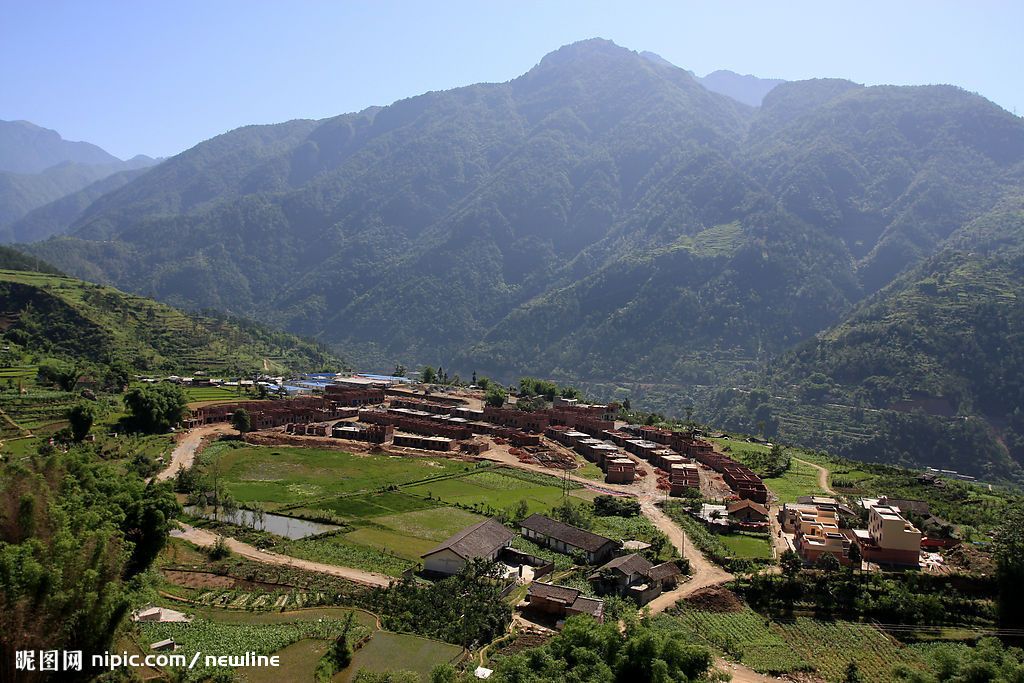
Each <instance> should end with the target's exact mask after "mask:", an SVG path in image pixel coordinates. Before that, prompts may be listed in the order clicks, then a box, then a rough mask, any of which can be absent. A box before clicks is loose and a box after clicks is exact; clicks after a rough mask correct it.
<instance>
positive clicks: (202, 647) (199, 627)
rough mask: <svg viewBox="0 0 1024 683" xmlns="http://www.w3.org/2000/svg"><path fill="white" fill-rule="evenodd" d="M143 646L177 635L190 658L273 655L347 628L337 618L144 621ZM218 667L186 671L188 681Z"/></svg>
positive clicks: (180, 647)
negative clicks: (196, 655) (280, 621)
mask: <svg viewBox="0 0 1024 683" xmlns="http://www.w3.org/2000/svg"><path fill="white" fill-rule="evenodd" d="M140 628H141V638H142V642H141V643H140V645H141V646H142V648H143V650H146V651H148V648H149V644H150V643H153V642H157V641H160V640H165V639H167V638H173V639H174V642H175V643H177V645H178V650H177V651H178V653H180V654H184V655H185V656H186V658H187V659H188V661H191V660H192V656H193V655H194V653H196V652H200V653H202V655H203V656H202V657H201V658H200V662H202V661H203V660H204V658H205V656H206V655H215V656H219V655H239V654H240V653H244V652H255V653H256V654H262V655H269V654H273V653H274V652H277V651H278V650H281V649H283V648H285V647H287V646H289V645H291V644H292V643H296V642H299V641H301V640H305V639H315V640H325V641H326V640H331V639H333V638H336V637H337V636H338V634H340V633H341V631H342V629H343V628H344V621H341V620H335V619H322V618H317V619H311V620H305V619H296V620H295V621H292V622H291V623H284V624H253V623H218V622H214V621H209V620H207V619H196V620H195V621H193V622H192V623H188V624H180V623H174V624H161V623H143V624H141V627H140ZM355 630H356V631H357V636H356V637H357V638H358V637H362V636H364V635H366V634H367V633H369V629H368V628H367V627H366V626H362V625H357V626H355ZM217 670H218V669H211V668H206V667H205V666H197V667H196V668H195V669H191V670H189V671H187V672H186V673H185V678H184V680H185V681H200V680H206V679H207V678H209V677H210V676H212V675H213V674H214V673H215V672H216V671H217ZM225 670H227V669H225Z"/></svg>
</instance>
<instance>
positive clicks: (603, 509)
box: [594, 496, 640, 517]
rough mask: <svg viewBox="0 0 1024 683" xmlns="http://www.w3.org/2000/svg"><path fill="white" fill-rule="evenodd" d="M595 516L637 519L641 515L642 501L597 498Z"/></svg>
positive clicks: (611, 497)
mask: <svg viewBox="0 0 1024 683" xmlns="http://www.w3.org/2000/svg"><path fill="white" fill-rule="evenodd" d="M594 514H595V515H597V516H598V517H636V516H637V515H639V514H640V501H638V500H637V499H636V498H628V497H626V496H597V497H595V498H594Z"/></svg>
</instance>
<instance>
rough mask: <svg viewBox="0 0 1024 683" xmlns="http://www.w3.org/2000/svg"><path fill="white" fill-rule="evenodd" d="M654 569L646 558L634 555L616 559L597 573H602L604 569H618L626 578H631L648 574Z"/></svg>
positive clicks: (600, 568)
mask: <svg viewBox="0 0 1024 683" xmlns="http://www.w3.org/2000/svg"><path fill="white" fill-rule="evenodd" d="M653 567H654V565H653V564H651V563H650V562H648V561H647V558H646V557H644V556H643V555H635V554H634V555H623V556H622V557H616V558H615V559H614V560H612V561H611V562H608V563H606V564H604V565H603V566H601V567H599V568H598V570H597V571H598V572H600V571H601V570H602V569H617V570H618V571H620V572H621V573H623V574H625V575H626V576H629V575H630V574H646V573H647V572H649V571H650V570H651V569H652V568H653Z"/></svg>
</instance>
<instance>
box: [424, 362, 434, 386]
mask: <svg viewBox="0 0 1024 683" xmlns="http://www.w3.org/2000/svg"><path fill="white" fill-rule="evenodd" d="M420 381H421V382H423V383H424V384H435V383H436V382H437V372H436V371H435V370H434V368H432V367H430V366H429V365H424V366H423V370H421V371H420Z"/></svg>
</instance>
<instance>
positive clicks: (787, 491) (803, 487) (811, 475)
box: [711, 439, 828, 503]
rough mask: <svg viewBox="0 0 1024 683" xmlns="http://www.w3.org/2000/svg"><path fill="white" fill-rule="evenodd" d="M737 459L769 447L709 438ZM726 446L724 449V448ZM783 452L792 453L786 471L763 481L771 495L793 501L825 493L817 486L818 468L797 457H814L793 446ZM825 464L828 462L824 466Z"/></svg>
mask: <svg viewBox="0 0 1024 683" xmlns="http://www.w3.org/2000/svg"><path fill="white" fill-rule="evenodd" d="M711 441H713V442H714V443H715V444H716V445H718V447H719V448H721V449H722V450H723V451H725V452H726V453H727V454H728V455H730V456H731V457H732V458H733V459H734V460H736V461H737V462H741V463H744V464H749V460H750V456H751V455H754V454H763V453H768V452H769V451H771V449H770V448H769V447H768V446H766V445H764V444H759V443H750V442H748V441H743V440H740V439H711ZM726 447H728V450H726ZM786 453H788V454H789V455H790V456H792V459H791V460H790V466H789V470H787V471H786V473H785V474H783V475H782V476H781V477H769V478H766V479H765V480H764V484H765V486H767V487H768V490H769V491H771V492H772V493H774V494H775V496H776V497H777V498H778V499H779V502H780V503H795V502H796V499H797V497H798V496H818V495H826V494H825V492H824V491H823V490H821V488H820V487H819V486H818V470H816V469H815V468H814V467H811V466H810V465H807V464H806V463H802V462H799V461H798V460H797V458H800V459H803V460H808V461H811V462H813V461H814V460H815V458H814V457H813V456H812V455H810V454H808V453H805V452H804V451H801V450H799V449H796V448H787V449H786ZM825 466H826V467H828V465H825Z"/></svg>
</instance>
